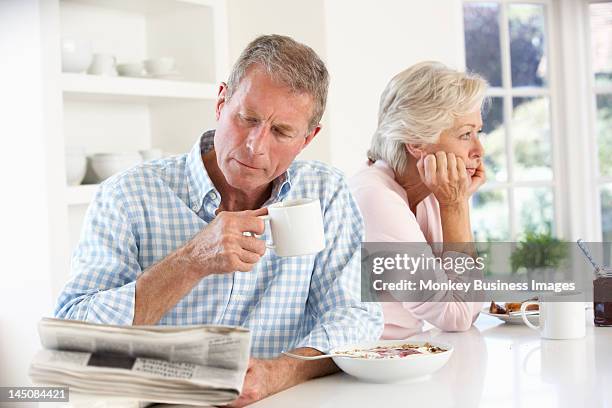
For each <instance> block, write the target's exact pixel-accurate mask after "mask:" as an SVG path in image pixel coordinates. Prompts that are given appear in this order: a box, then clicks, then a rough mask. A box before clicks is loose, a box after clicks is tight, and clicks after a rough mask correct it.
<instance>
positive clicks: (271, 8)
mask: <svg viewBox="0 0 612 408" xmlns="http://www.w3.org/2000/svg"><path fill="white" fill-rule="evenodd" d="M323 4H324V0H299V1H295V0H291V1H287V0H228V7H227V15H228V19H229V44H230V45H229V51H230V52H229V58H230V64H233V63H234V61H235V60H236V59H237V58H238V56H239V55H240V52H242V50H243V49H244V47H245V46H246V45H247V44H248V43H249V42H250V41H251V40H253V39H254V38H255V37H257V36H258V35H261V34H283V35H288V36H290V37H292V38H294V39H295V40H297V41H300V42H302V43H304V44H307V45H308V46H310V47H311V48H312V49H314V50H315V52H316V53H317V54H319V56H320V57H321V58H322V59H323V60H324V61H325V60H326V50H325V30H324V23H323V22H324V7H323ZM327 117H328V115H325V116H324V117H323V128H322V130H321V132H320V133H319V135H317V137H316V138H315V140H314V141H313V142H312V143H311V144H310V146H308V147H307V148H306V149H305V150H304V152H303V153H302V154H301V155H300V158H301V159H304V160H321V161H324V162H327V163H329V162H330V160H331V153H330V143H329V138H330V136H329V126H328V120H327Z"/></svg>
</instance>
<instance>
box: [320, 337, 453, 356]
mask: <svg viewBox="0 0 612 408" xmlns="http://www.w3.org/2000/svg"><path fill="white" fill-rule="evenodd" d="M425 343H429V344H431V345H432V346H435V347H440V348H443V349H445V350H444V351H442V352H440V353H435V354H411V355H410V358H365V357H342V356H333V359H336V358H339V359H343V360H353V361H355V360H358V361H410V360H414V359H415V358H432V357H435V356H441V355H445V354H452V353H453V351H454V347H453V345H452V344H449V343H444V342H440V341H437V340H410V339H403V340H389V339H385V340H372V341H369V342H365V341H364V342H360V343H353V344H345V345H342V346H339V347H334V348H332V349H331V350H329V352H328V353H327V354H330V355H333V354H334V353H337V352H340V351H342V350H346V349H349V348H350V349H356V348H371V347H373V346H375V345H386V346H389V345H394V344H417V345H424V344H425Z"/></svg>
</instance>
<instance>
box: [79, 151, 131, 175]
mask: <svg viewBox="0 0 612 408" xmlns="http://www.w3.org/2000/svg"><path fill="white" fill-rule="evenodd" d="M140 163H142V157H141V156H140V154H138V153H137V152H128V153H97V154H94V155H92V156H91V168H92V170H93V172H94V173H95V175H96V177H97V179H98V181H103V180H106V179H107V178H109V177H110V176H112V175H114V174H117V173H121V172H122V171H125V170H127V169H129V168H130V167H132V166H135V165H137V164H140Z"/></svg>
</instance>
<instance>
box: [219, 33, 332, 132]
mask: <svg viewBox="0 0 612 408" xmlns="http://www.w3.org/2000/svg"><path fill="white" fill-rule="evenodd" d="M253 64H258V65H259V66H260V67H261V68H263V69H264V70H265V71H266V73H267V74H268V75H270V77H271V78H272V79H274V80H275V81H278V82H279V83H281V84H283V85H286V86H288V87H289V88H290V89H291V90H292V91H294V92H297V93H307V94H309V95H311V96H312V98H313V100H314V106H313V111H312V117H311V119H310V122H309V124H308V130H309V131H311V130H312V129H314V128H315V127H316V126H317V125H318V124H319V122H320V121H321V117H322V116H323V111H325V102H326V100H327V88H328V86H329V74H328V72H327V68H325V64H324V63H323V61H321V58H319V56H318V55H317V53H316V52H314V50H313V49H312V48H310V47H308V46H307V45H304V44H301V43H299V42H297V41H295V40H294V39H292V38H290V37H286V36H283V35H277V34H271V35H262V36H260V37H257V38H256V39H254V40H253V41H251V43H249V45H247V47H246V48H245V49H244V51H242V54H240V57H239V58H238V60H237V61H236V63H235V64H234V66H233V68H232V72H231V73H230V76H229V79H228V81H227V92H226V96H225V98H226V99H227V100H229V99H230V98H231V97H232V95H233V93H234V92H235V91H236V89H237V88H238V84H239V83H240V81H241V80H242V78H243V77H244V75H245V74H246V72H247V70H248V69H249V67H251V66H252V65H253Z"/></svg>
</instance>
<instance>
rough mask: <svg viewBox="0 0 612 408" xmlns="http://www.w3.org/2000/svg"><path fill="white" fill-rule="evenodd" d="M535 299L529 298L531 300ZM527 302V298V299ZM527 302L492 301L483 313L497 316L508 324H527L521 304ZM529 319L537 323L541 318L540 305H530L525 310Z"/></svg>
mask: <svg viewBox="0 0 612 408" xmlns="http://www.w3.org/2000/svg"><path fill="white" fill-rule="evenodd" d="M531 300H533V299H529V301H531ZM525 302H527V300H526V301H525ZM525 302H506V303H504V304H503V306H502V305H500V304H498V303H495V302H491V304H490V305H489V307H485V308H484V309H482V313H484V314H487V315H489V316H494V317H497V318H498V319H500V320H503V321H504V322H506V323H508V324H525V322H523V318H522V317H521V305H522V304H523V303H525ZM525 314H526V315H527V320H529V321H530V322H531V323H532V324H535V325H537V324H538V322H539V320H540V310H539V306H538V305H529V306H527V310H526V311H525Z"/></svg>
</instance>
